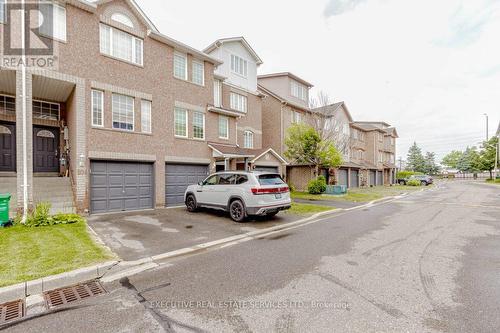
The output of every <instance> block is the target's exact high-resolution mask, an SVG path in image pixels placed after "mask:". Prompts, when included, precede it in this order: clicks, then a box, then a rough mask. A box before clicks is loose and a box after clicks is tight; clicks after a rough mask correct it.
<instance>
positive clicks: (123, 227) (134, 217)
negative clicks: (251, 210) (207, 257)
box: [88, 208, 302, 261]
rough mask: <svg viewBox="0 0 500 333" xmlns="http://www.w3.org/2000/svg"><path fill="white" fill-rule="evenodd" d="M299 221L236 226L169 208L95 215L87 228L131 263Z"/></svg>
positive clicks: (213, 215) (216, 216)
mask: <svg viewBox="0 0 500 333" xmlns="http://www.w3.org/2000/svg"><path fill="white" fill-rule="evenodd" d="M300 218H302V217H301V216H295V215H291V214H286V213H283V212H282V213H279V214H278V215H277V216H275V217H273V218H259V219H253V220H250V221H248V222H246V223H235V222H233V221H232V220H231V219H230V218H229V216H228V215H227V214H225V213H224V212H219V211H212V210H203V211H200V212H197V213H189V212H188V211H187V210H186V209H185V208H172V209H157V210H150V211H143V212H128V213H117V214H106V215H95V216H91V217H89V218H88V224H89V225H90V227H91V228H92V229H93V230H94V231H95V232H96V233H97V234H98V236H99V237H100V238H101V239H102V240H103V241H104V243H105V244H106V245H107V246H109V247H110V248H111V250H112V251H113V252H114V253H116V254H117V255H118V256H119V257H120V258H121V259H123V260H127V261H133V260H138V259H141V258H144V257H148V256H154V255H158V254H162V253H165V252H169V251H173V250H178V249H181V248H185V247H190V246H193V245H197V244H202V243H206V242H210V241H214V240H218V239H221V238H225V237H230V236H234V235H239V234H242V233H245V232H250V231H254V230H258V229H264V228H269V227H272V226H275V225H279V224H283V223H289V222H293V221H296V220H299V219H300Z"/></svg>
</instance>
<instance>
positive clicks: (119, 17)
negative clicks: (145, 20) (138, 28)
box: [111, 13, 134, 28]
mask: <svg viewBox="0 0 500 333" xmlns="http://www.w3.org/2000/svg"><path fill="white" fill-rule="evenodd" d="M111 19H112V20H113V21H116V22H118V23H121V24H123V25H126V26H127V27H129V28H133V27H134V23H132V20H131V19H130V18H129V17H128V16H126V15H124V14H120V13H115V14H113V15H111Z"/></svg>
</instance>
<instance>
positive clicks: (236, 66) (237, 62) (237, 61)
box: [231, 54, 248, 77]
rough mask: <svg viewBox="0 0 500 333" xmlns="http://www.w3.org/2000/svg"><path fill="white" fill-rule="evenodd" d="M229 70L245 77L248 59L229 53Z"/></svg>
mask: <svg viewBox="0 0 500 333" xmlns="http://www.w3.org/2000/svg"><path fill="white" fill-rule="evenodd" d="M231 71H232V72H233V73H236V74H238V75H241V76H244V77H247V75H248V61H246V60H245V59H243V58H241V57H238V56H237V55H234V54H231Z"/></svg>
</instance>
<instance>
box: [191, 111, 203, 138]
mask: <svg viewBox="0 0 500 333" xmlns="http://www.w3.org/2000/svg"><path fill="white" fill-rule="evenodd" d="M193 138H195V139H200V140H204V139H205V114H204V113H203V112H198V111H194V112H193Z"/></svg>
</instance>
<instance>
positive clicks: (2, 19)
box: [0, 0, 6, 23]
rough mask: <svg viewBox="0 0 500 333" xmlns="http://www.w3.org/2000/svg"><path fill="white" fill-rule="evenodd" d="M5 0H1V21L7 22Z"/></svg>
mask: <svg viewBox="0 0 500 333" xmlns="http://www.w3.org/2000/svg"><path fill="white" fill-rule="evenodd" d="M5 21H6V18H5V0H0V23H5Z"/></svg>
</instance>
